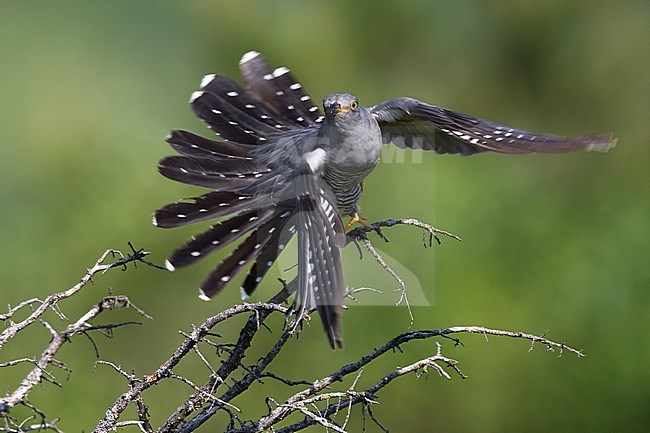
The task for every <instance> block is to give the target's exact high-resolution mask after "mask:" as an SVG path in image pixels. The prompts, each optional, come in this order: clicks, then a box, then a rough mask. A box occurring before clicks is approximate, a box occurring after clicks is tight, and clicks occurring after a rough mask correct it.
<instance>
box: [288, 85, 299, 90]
mask: <svg viewBox="0 0 650 433" xmlns="http://www.w3.org/2000/svg"><path fill="white" fill-rule="evenodd" d="M301 87H302V85H301V84H300V83H293V84H292V85H290V86H289V88H290V89H291V90H298V89H300V88H301Z"/></svg>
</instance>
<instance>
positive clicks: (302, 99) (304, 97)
mask: <svg viewBox="0 0 650 433" xmlns="http://www.w3.org/2000/svg"><path fill="white" fill-rule="evenodd" d="M310 99H311V98H310V97H309V96H308V95H305V96H302V97H301V98H300V100H301V101H309V100H310Z"/></svg>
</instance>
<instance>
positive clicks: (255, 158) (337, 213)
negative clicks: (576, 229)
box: [154, 51, 616, 348]
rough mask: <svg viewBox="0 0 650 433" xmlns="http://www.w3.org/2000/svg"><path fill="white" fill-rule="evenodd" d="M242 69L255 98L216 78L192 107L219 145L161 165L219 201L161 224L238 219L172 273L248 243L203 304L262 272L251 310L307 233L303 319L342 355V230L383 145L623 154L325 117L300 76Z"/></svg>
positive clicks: (338, 98) (388, 110)
mask: <svg viewBox="0 0 650 433" xmlns="http://www.w3.org/2000/svg"><path fill="white" fill-rule="evenodd" d="M239 66H240V70H241V72H242V74H243V77H244V80H245V82H246V85H247V88H246V89H244V88H242V87H240V86H239V85H238V84H236V83H235V82H234V81H232V80H230V79H229V78H227V77H224V76H220V75H214V74H211V75H207V76H205V77H204V78H203V80H202V82H201V89H200V90H199V91H196V92H194V93H193V94H192V96H191V98H190V104H191V106H192V108H193V110H194V112H195V113H196V115H197V116H198V117H199V118H200V119H201V120H203V121H204V122H205V123H206V124H207V126H208V128H210V129H211V130H212V132H213V133H215V134H216V135H217V137H216V139H209V138H204V137H202V136H199V135H195V134H193V133H191V132H188V131H180V130H177V131H172V132H171V133H170V134H169V135H168V137H167V139H166V140H167V142H168V143H169V144H170V145H171V146H172V148H173V149H174V150H176V152H178V154H179V155H176V156H170V157H167V158H164V159H163V160H161V161H160V164H159V171H160V173H161V174H162V175H163V176H165V177H167V178H169V179H172V180H175V181H178V182H183V183H187V184H191V185H196V186H201V187H205V188H209V189H210V190H211V191H210V192H208V193H206V194H204V195H201V196H197V197H193V198H192V199H190V200H186V201H182V202H176V203H172V204H169V205H167V206H164V207H163V208H161V209H159V210H158V211H156V213H155V215H154V224H155V225H157V226H158V227H163V228H171V227H178V226H184V225H187V224H193V223H198V222H201V221H206V220H212V219H217V218H222V217H225V216H229V217H228V218H226V219H221V220H220V221H219V222H217V223H215V224H214V225H212V226H211V227H210V228H209V229H208V230H207V231H205V232H203V233H201V234H199V235H197V236H194V237H192V238H191V239H190V240H188V241H187V243H185V244H184V245H183V246H182V247H180V248H179V249H177V250H176V251H174V252H173V253H172V255H171V256H170V257H169V259H168V260H167V262H166V265H167V268H168V269H169V270H172V271H173V270H175V269H176V268H179V267H183V266H187V265H190V264H193V263H195V262H197V261H198V260H200V259H202V258H204V257H207V256H208V255H209V254H211V253H214V252H216V251H219V250H220V249H222V248H224V247H226V246H227V245H229V244H231V243H232V242H234V241H235V240H238V239H240V238H242V237H244V236H245V235H247V236H246V237H245V239H244V240H243V241H242V242H241V243H240V244H239V245H237V246H236V247H235V249H234V250H233V251H232V252H231V253H230V255H228V256H227V257H226V258H225V259H224V260H223V261H222V262H221V263H220V264H219V265H218V266H217V267H216V268H215V269H214V270H213V271H212V272H211V273H210V275H209V276H208V277H207V279H206V280H205V281H204V282H203V283H202V284H201V287H200V298H201V299H204V300H209V299H210V298H212V297H213V296H215V295H216V294H218V293H219V292H220V291H221V290H222V289H223V288H224V287H225V286H226V285H227V284H228V283H229V282H230V281H231V280H232V279H233V278H235V277H236V276H237V275H238V274H239V273H240V272H241V271H242V270H243V269H244V268H245V267H247V265H249V264H250V263H252V266H251V267H250V268H249V270H248V273H247V275H246V277H245V279H244V281H243V283H242V286H241V292H242V298H245V297H248V296H250V295H251V294H252V293H253V291H254V290H255V289H256V288H257V286H258V285H259V283H260V282H261V281H262V279H263V277H264V276H265V274H266V273H267V272H268V270H269V268H270V267H271V266H272V265H273V263H274V262H275V261H276V259H277V257H278V255H279V254H280V253H281V252H282V251H283V250H284V249H285V247H286V245H287V243H288V242H289V241H290V240H291V238H292V237H293V236H294V234H296V233H297V241H298V242H297V244H298V271H297V282H296V284H297V285H296V287H297V297H296V305H298V306H299V308H298V311H297V314H298V315H299V317H302V315H303V314H304V313H305V311H306V310H311V309H314V308H316V309H317V310H318V313H319V315H320V317H321V321H322V323H323V327H324V329H325V333H326V335H327V338H328V340H329V343H330V345H331V347H332V348H337V347H342V345H343V339H342V336H341V325H340V315H341V306H342V304H343V297H344V293H345V283H344V278H343V267H342V263H341V249H342V248H343V247H344V246H345V243H346V239H345V230H346V228H347V227H344V226H343V223H342V219H341V218H342V217H347V216H349V217H352V221H351V222H354V221H357V220H359V217H358V214H357V212H358V210H359V205H358V202H359V199H360V197H361V193H362V182H363V179H364V178H365V177H366V176H367V175H368V174H369V173H370V172H371V171H372V170H373V169H374V168H375V166H376V164H377V161H378V160H379V156H380V151H381V148H382V144H384V143H394V144H395V145H397V146H398V147H401V148H410V149H422V150H432V151H434V152H436V153H440V154H444V153H449V154H460V155H473V154H477V153H481V152H485V151H492V152H499V153H510V154H523V153H533V152H545V153H560V152H572V151H578V150H600V151H606V150H608V149H610V148H611V147H613V146H614V145H615V143H616V140H615V139H614V138H613V137H612V135H611V134H599V135H584V136H578V137H573V138H566V137H560V136H555V135H546V134H537V133H533V132H528V131H523V130H519V129H515V128H511V127H508V126H504V125H500V124H497V123H493V122H488V121H485V120H481V119H477V118H475V117H472V116H468V115H465V114H460V113H457V112H454V111H451V110H448V109H446V108H441V107H437V106H434V105H430V104H427V103H424V102H421V101H418V100H416V99H412V98H395V99H390V100H388V101H385V102H383V103H381V104H378V105H375V106H371V107H361V106H360V105H359V101H358V100H357V98H356V97H355V96H353V95H351V94H349V93H333V94H331V95H328V96H326V97H325V98H324V101H323V110H324V114H322V113H321V111H320V110H319V108H318V107H317V106H316V105H315V104H314V102H313V101H312V99H311V97H310V96H309V94H307V93H306V92H305V90H304V88H303V87H302V85H301V84H300V83H299V82H298V81H296V79H295V78H294V77H293V76H292V74H291V73H290V71H289V70H288V69H286V68H284V67H282V68H277V69H272V68H271V67H270V66H269V64H268V63H267V61H266V60H265V59H264V58H263V57H262V56H261V55H260V54H259V53H257V52H255V51H251V52H248V53H246V54H245V55H244V56H243V57H242V59H241V61H240V63H239Z"/></svg>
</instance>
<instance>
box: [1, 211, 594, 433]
mask: <svg viewBox="0 0 650 433" xmlns="http://www.w3.org/2000/svg"><path fill="white" fill-rule="evenodd" d="M399 224H402V225H410V226H415V227H419V228H421V229H423V230H424V233H425V235H424V238H423V239H424V242H425V246H426V245H427V243H428V245H429V246H430V245H431V244H432V241H433V239H435V240H436V241H437V242H438V243H440V239H439V238H438V236H437V235H438V234H441V235H446V236H450V237H453V238H456V239H458V237H456V236H455V235H452V234H450V233H447V232H444V231H442V230H438V229H436V228H434V227H432V226H429V225H427V224H424V223H421V222H419V221H417V220H411V219H408V220H387V221H381V222H378V223H375V224H373V225H371V226H370V227H358V228H356V229H354V230H352V231H350V232H349V233H348V235H349V236H350V240H354V241H355V242H356V241H357V240H360V241H362V242H363V243H364V244H365V246H366V247H367V248H368V250H369V251H370V253H371V255H372V256H373V257H374V258H375V259H376V260H377V261H378V262H379V263H380V265H381V266H382V267H384V269H386V270H387V271H388V272H389V273H391V275H392V276H393V277H394V278H395V279H396V280H397V281H398V283H399V284H400V287H401V288H400V289H399V290H400V300H399V301H398V304H399V303H402V302H403V303H404V304H405V305H406V306H407V307H408V299H407V298H406V292H405V288H404V284H403V281H402V280H401V278H400V277H399V276H398V275H397V274H396V273H395V272H393V271H392V270H391V269H390V268H389V267H388V265H386V263H385V261H384V260H383V258H382V257H381V255H379V253H378V252H377V251H376V250H375V249H374V247H373V246H372V244H371V243H370V241H369V239H368V237H367V233H368V232H370V231H375V232H377V234H378V235H379V236H380V237H381V238H383V239H384V240H386V241H387V239H386V237H385V236H384V235H383V233H382V231H381V228H383V227H392V226H395V225H399ZM427 235H428V236H429V239H428V242H427V238H426V236H427ZM132 249H133V248H132ZM116 253H117V252H115V251H112V250H109V251H107V252H106V253H104V255H102V257H100V259H99V260H98V261H97V263H96V264H95V265H94V266H93V268H91V269H89V270H88V271H87V273H86V275H85V276H84V277H83V278H82V280H81V281H80V282H79V283H78V284H77V285H75V286H74V287H72V288H71V289H69V290H67V291H64V292H61V293H56V294H53V295H50V296H48V297H47V298H46V299H45V300H44V301H40V300H37V299H30V300H28V301H25V302H22V303H21V304H19V305H18V306H16V307H13V308H12V307H9V311H8V313H7V314H4V315H2V316H0V317H2V319H4V321H5V322H7V321H9V326H8V327H7V328H6V329H5V331H4V332H3V333H2V335H1V336H0V348H1V347H2V344H4V343H6V342H7V341H9V340H10V339H12V338H13V337H14V336H15V335H16V334H17V332H19V331H20V330H22V329H24V328H25V327H26V326H29V325H30V324H32V323H36V321H38V320H40V321H41V322H42V323H43V325H44V326H45V327H46V328H47V329H48V330H50V332H51V333H52V341H51V342H50V343H49V345H48V346H47V347H46V349H45V350H44V351H43V353H42V355H41V356H40V357H37V358H34V359H17V360H13V361H10V362H6V363H4V364H0V366H2V367H10V366H12V365H16V364H18V363H21V362H29V363H32V364H34V369H33V370H32V371H31V372H30V373H29V375H28V376H27V378H25V380H23V382H22V383H21V385H20V386H19V387H18V388H17V389H16V390H15V391H13V392H12V393H9V394H7V396H5V397H4V398H2V399H0V414H1V418H0V419H4V423H5V425H4V426H0V431H11V432H18V431H29V430H34V429H51V430H54V431H60V430H59V428H58V427H57V424H56V421H57V420H47V419H46V416H45V414H44V413H43V412H42V411H40V410H38V409H37V408H36V407H34V406H33V405H32V404H31V403H30V402H29V400H28V396H29V392H30V391H31V389H32V388H33V387H34V386H35V385H37V384H39V383H42V382H52V383H55V384H58V382H56V379H55V376H54V375H53V374H52V373H50V372H49V371H48V367H57V368H62V369H64V370H65V369H66V368H67V367H66V366H65V364H63V363H62V362H60V361H58V360H56V359H55V358H54V356H55V355H56V353H57V352H58V350H59V349H60V347H61V346H62V345H63V344H64V343H65V342H66V341H68V340H69V338H70V337H72V336H73V335H77V334H85V335H88V332H89V331H92V330H100V331H102V330H104V331H106V330H110V329H113V328H116V327H119V326H123V325H125V324H124V323H119V324H114V325H105V326H104V327H102V329H100V328H99V327H98V326H92V325H91V324H90V321H91V320H92V319H94V318H95V317H96V316H97V315H98V314H100V313H101V312H102V311H105V310H107V309H113V308H120V307H132V308H135V307H134V306H133V305H132V304H131V303H130V302H129V300H128V298H126V297H125V296H108V297H106V298H104V299H102V300H101V301H100V302H99V303H97V304H96V305H94V306H93V307H92V308H91V309H90V310H89V311H88V312H87V313H86V314H84V315H83V316H81V317H80V318H79V319H78V320H77V321H76V322H74V323H72V324H70V325H69V326H68V327H67V328H66V329H65V330H64V331H62V332H57V331H55V330H54V328H53V327H52V326H50V325H49V324H47V323H46V322H44V321H42V319H41V316H42V315H43V313H44V312H45V311H46V310H48V309H50V310H52V311H54V312H55V313H56V314H57V315H59V316H60V317H62V318H63V315H62V314H61V312H60V311H59V310H58V308H57V303H58V302H60V301H61V300H63V299H66V298H68V297H70V296H72V295H73V294H75V293H77V292H78V291H79V290H80V289H81V288H82V287H83V286H84V285H85V284H87V283H88V282H89V281H90V279H91V277H92V276H93V275H95V274H97V273H98V272H105V271H107V270H108V269H111V268H114V267H125V266H126V264H127V263H129V262H134V263H135V262H137V261H140V262H144V263H147V264H149V265H153V264H151V263H149V262H146V261H145V260H144V256H145V255H146V254H147V253H146V252H143V251H142V250H139V251H135V249H133V254H131V255H128V256H122V255H121V254H120V257H121V258H120V259H119V260H118V261H116V262H114V263H111V264H104V261H105V260H106V259H107V257H108V256H109V255H114V254H116ZM117 254H119V253H117ZM153 266H155V265H153ZM282 283H283V288H282V290H280V292H279V293H277V294H276V295H275V296H274V297H272V298H271V299H270V300H269V301H268V302H266V303H261V302H260V303H242V304H238V305H235V306H233V307H231V308H228V309H226V310H224V311H222V312H220V313H219V314H216V315H214V316H212V317H209V318H208V319H206V320H205V321H204V322H203V323H202V324H201V325H199V326H192V329H191V331H190V332H189V333H183V332H181V334H182V335H183V337H184V338H183V341H182V342H181V344H180V345H179V346H178V348H177V349H176V350H175V351H174V353H173V354H172V355H171V356H170V357H169V358H168V359H167V360H166V361H165V362H163V363H162V364H161V365H160V367H158V369H156V370H155V371H154V372H153V373H151V374H147V375H144V376H137V375H135V374H134V373H127V371H125V370H124V369H123V368H122V367H121V366H119V365H117V364H115V363H113V362H109V361H104V360H99V361H97V364H99V365H104V366H107V367H109V368H111V369H113V370H114V371H115V372H116V373H117V374H119V375H121V376H123V377H124V378H125V379H126V382H127V385H128V389H127V390H126V391H125V392H124V393H122V394H121V395H120V396H119V397H118V398H117V399H116V400H115V403H114V404H113V405H112V406H111V407H110V408H109V409H108V410H107V411H106V412H105V414H104V417H103V418H102V419H101V420H100V421H99V423H98V424H97V426H96V427H95V430H94V432H97V433H100V432H102V433H103V432H110V431H115V430H116V429H117V428H118V427H123V428H125V427H129V426H131V427H133V428H135V429H136V430H135V431H138V430H139V431H142V432H145V433H149V432H154V431H156V432H193V431H196V430H197V429H198V428H199V427H200V426H201V425H203V424H204V423H205V422H206V421H208V420H209V419H211V418H213V417H214V416H218V415H219V414H223V415H224V416H225V417H226V418H225V419H227V420H228V427H227V430H226V431H227V432H228V433H249V432H251V433H252V432H261V431H275V432H282V433H288V432H295V431H300V430H303V429H306V428H307V427H309V426H312V425H320V426H323V427H325V428H326V430H328V431H330V430H331V431H335V432H345V431H347V430H346V428H347V427H348V423H349V421H350V419H351V411H352V407H353V406H360V408H361V414H362V416H363V420H364V426H365V421H366V419H369V420H370V421H371V422H373V423H375V424H376V425H377V426H378V427H379V428H380V429H381V430H382V431H388V430H387V429H386V428H385V427H384V426H383V425H382V424H381V423H380V421H379V420H378V419H377V417H376V416H375V414H374V413H373V410H372V406H373V405H375V404H376V403H377V398H378V395H377V394H378V393H379V391H381V390H382V389H383V388H385V387H387V386H389V385H390V384H391V383H392V382H393V381H394V380H395V379H397V378H398V377H401V376H403V375H407V374H409V373H414V374H415V375H416V376H418V377H419V376H420V375H422V374H427V373H428V372H429V371H433V372H435V373H437V374H438V375H439V376H441V377H442V378H445V379H451V378H452V375H453V374H455V375H457V376H459V377H461V378H465V376H464V374H463V373H462V372H461V370H460V369H459V368H458V366H457V364H458V362H457V361H456V360H455V359H452V358H449V357H447V356H445V355H444V354H443V351H442V346H441V344H440V343H439V342H435V350H432V352H431V354H430V356H428V357H426V358H424V359H421V360H419V361H417V362H414V363H411V364H409V365H406V366H403V367H399V368H396V369H395V370H393V371H390V372H386V373H384V374H383V375H380V376H379V377H376V378H374V379H371V380H370V385H364V386H361V385H360V384H359V383H360V378H361V377H362V374H363V372H364V368H366V367H367V366H369V365H370V364H371V363H373V362H374V361H375V360H376V359H378V358H379V357H383V356H384V355H386V354H392V353H395V352H396V351H398V352H401V351H402V346H404V345H406V344H407V343H409V342H412V341H414V340H426V339H430V338H435V337H440V338H444V339H447V340H449V341H451V342H453V343H454V344H455V345H457V344H462V343H461V342H460V340H459V339H458V338H456V337H453V336H452V335H454V334H463V333H478V334H483V335H484V336H485V338H487V337H488V336H489V335H495V336H505V337H511V338H518V339H526V340H529V341H530V342H531V350H532V348H533V345H534V344H535V343H539V344H542V345H543V346H545V347H546V348H547V350H550V351H554V350H557V351H559V353H560V354H562V353H563V352H564V351H565V350H567V351H570V352H573V353H575V354H576V355H578V356H583V355H582V352H581V351H578V350H575V349H573V348H571V347H568V346H566V345H564V344H563V343H556V342H554V341H551V340H549V339H547V338H545V335H544V336H536V335H532V334H525V333H521V332H510V331H502V330H495V329H488V328H484V327H479V326H460V327H452V328H447V329H438V330H413V331H409V332H405V333H403V334H400V335H398V336H396V337H394V338H392V339H391V340H389V341H387V342H386V343H385V344H384V345H383V346H381V347H379V348H377V349H374V350H372V351H370V352H369V353H367V354H366V355H365V356H363V357H362V358H360V359H359V360H358V361H356V362H353V363H350V364H347V365H344V366H342V367H340V368H338V369H336V370H335V371H333V372H331V373H330V374H328V375H326V376H323V377H320V378H317V379H315V378H309V379H302V378H301V379H298V380H295V379H289V378H285V377H281V376H279V375H276V374H273V373H272V372H271V371H269V367H270V365H271V363H272V362H273V361H274V360H275V358H276V357H277V356H278V354H280V352H281V351H282V349H283V347H284V346H285V344H286V343H287V341H288V340H289V339H290V338H292V337H293V336H294V334H295V333H296V332H299V330H300V327H299V326H296V325H297V323H296V320H297V319H296V318H295V317H293V316H291V314H292V313H293V309H291V308H289V307H287V306H285V305H284V303H285V301H286V300H287V299H288V297H289V296H290V294H291V292H292V286H293V284H291V283H290V284H286V283H285V282H284V281H283V282H282ZM35 305H38V307H37V308H34V306H35ZM28 307H29V308H32V309H33V312H32V314H31V315H30V316H29V317H28V318H27V319H25V320H23V321H21V322H17V323H14V322H11V317H12V316H13V315H14V314H15V313H16V311H18V310H19V309H22V308H28ZM135 309H136V311H138V312H139V313H140V314H142V315H145V314H144V313H143V312H142V311H141V310H139V309H137V308H135ZM273 313H281V314H283V315H285V318H286V319H285V326H284V329H283V332H282V333H281V335H280V336H279V338H278V339H277V341H276V342H275V343H274V344H273V345H272V346H271V348H270V349H269V350H268V351H266V352H265V355H264V356H262V357H261V358H259V359H257V360H256V361H250V360H248V359H247V358H246V354H247V350H248V349H249V348H250V347H251V345H252V344H253V339H254V338H255V337H256V335H257V334H258V331H259V330H260V329H262V328H267V327H268V325H266V324H265V321H266V319H267V318H268V317H269V316H270V315H271V314H273ZM242 314H245V315H248V319H247V320H246V322H245V324H244V326H243V327H242V328H241V330H240V331H239V335H238V338H237V339H236V341H234V342H232V343H215V342H214V341H213V339H212V338H211V337H212V336H214V335H215V334H214V331H213V329H214V328H215V327H216V326H218V325H219V324H220V323H222V322H224V321H226V320H229V319H231V318H233V317H236V316H240V315H242ZM409 314H411V312H410V308H409ZM145 316H146V315H145ZM303 320H304V319H303ZM129 323H133V322H129ZM190 356H196V357H197V358H198V359H199V360H200V362H201V363H202V364H203V365H204V366H205V377H206V379H205V381H204V382H203V384H200V385H197V384H195V383H193V382H192V381H191V380H189V379H187V378H185V377H183V376H181V375H179V374H176V373H175V372H174V369H175V368H176V367H177V366H179V364H180V363H181V361H182V360H184V359H186V358H188V357H190ZM170 379H171V380H175V381H180V382H182V383H184V384H185V385H186V386H187V387H188V393H189V397H188V398H187V399H186V400H185V402H184V403H182V404H181V405H180V406H179V407H178V408H177V409H176V410H174V411H173V413H171V414H169V416H168V417H167V419H166V421H164V422H163V424H162V425H161V426H160V427H158V428H157V429H155V430H154V427H153V426H152V424H151V422H150V419H149V413H148V410H149V408H148V407H147V405H146V404H145V401H146V399H147V393H146V391H147V390H148V389H149V388H151V387H152V386H154V385H157V384H159V383H160V382H161V381H164V380H170ZM367 379H368V378H365V382H367ZM266 380H273V381H277V382H278V383H281V384H284V385H286V386H287V387H293V388H295V389H297V390H298V391H297V392H295V393H294V394H293V395H292V396H291V397H289V398H287V399H284V401H276V400H275V399H273V398H271V397H268V398H267V406H268V412H267V413H266V414H264V415H262V416H259V415H257V416H251V414H244V413H242V412H241V411H240V409H239V408H238V407H237V406H236V404H237V403H236V401H235V400H236V399H237V398H238V397H239V396H241V395H243V394H244V393H246V392H249V391H251V387H252V386H253V385H255V384H259V383H262V384H263V383H264V381H266ZM59 385H60V384H59ZM256 395H257V394H256ZM16 405H23V406H27V407H29V408H30V409H31V410H32V411H33V414H34V415H33V416H32V417H31V418H30V419H28V420H22V421H19V420H17V419H15V418H12V417H11V415H10V413H11V409H12V408H13V407H14V406H16ZM129 407H132V408H134V409H135V414H136V415H135V416H136V418H135V419H125V417H126V415H125V411H126V410H127V408H129ZM35 421H38V422H35Z"/></svg>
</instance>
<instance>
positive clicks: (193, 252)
mask: <svg viewBox="0 0 650 433" xmlns="http://www.w3.org/2000/svg"><path fill="white" fill-rule="evenodd" d="M190 255H192V256H193V257H198V256H200V255H201V251H192V252H191V253H190Z"/></svg>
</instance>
